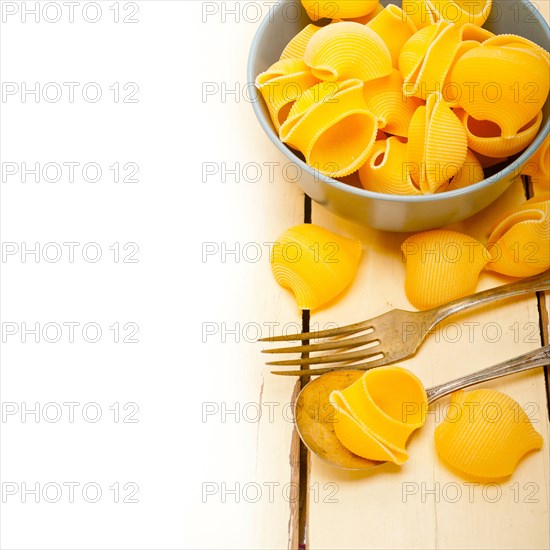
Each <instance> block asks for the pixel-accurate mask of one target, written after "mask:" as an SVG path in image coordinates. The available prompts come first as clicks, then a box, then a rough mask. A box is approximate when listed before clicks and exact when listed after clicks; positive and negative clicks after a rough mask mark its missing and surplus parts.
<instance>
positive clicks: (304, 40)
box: [281, 24, 321, 59]
mask: <svg viewBox="0 0 550 550" xmlns="http://www.w3.org/2000/svg"><path fill="white" fill-rule="evenodd" d="M319 30H321V27H317V26H315V25H312V24H309V25H307V26H306V27H304V28H303V29H302V30H301V31H300V32H299V33H298V34H297V35H296V36H295V37H294V38H293V39H292V40H291V41H290V42H289V43H288V44H287V45H286V47H285V49H284V50H283V53H282V54H281V59H292V58H300V59H302V58H303V57H304V53H305V51H306V46H307V45H308V43H309V41H310V40H311V37H312V36H313V35H314V34H315V33H316V32H317V31H319Z"/></svg>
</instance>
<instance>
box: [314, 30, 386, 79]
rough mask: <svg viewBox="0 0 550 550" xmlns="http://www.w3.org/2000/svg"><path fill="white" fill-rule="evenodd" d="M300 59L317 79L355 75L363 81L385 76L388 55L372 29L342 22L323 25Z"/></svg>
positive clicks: (384, 46)
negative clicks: (302, 59) (302, 58)
mask: <svg viewBox="0 0 550 550" xmlns="http://www.w3.org/2000/svg"><path fill="white" fill-rule="evenodd" d="M304 61H305V62H306V63H307V64H308V65H309V66H310V67H311V71H312V73H313V74H314V76H316V77H317V78H318V79H319V80H326V81H329V82H334V81H337V80H346V79H349V78H357V79H359V80H363V81H367V80H374V79H375V78H381V77H383V76H386V75H389V74H390V73H391V71H392V59H391V54H390V51H389V49H388V47H387V46H386V44H385V42H384V41H383V40H382V38H380V36H378V34H376V33H375V32H374V31H373V30H371V29H370V28H369V27H367V26H365V25H361V24H360V23H353V22H349V21H344V22H341V23H334V24H333V25H327V26H326V27H323V28H322V29H321V30H320V31H318V32H316V33H315V34H314V35H313V37H312V38H311V40H310V41H309V42H308V44H307V47H306V51H305V53H304Z"/></svg>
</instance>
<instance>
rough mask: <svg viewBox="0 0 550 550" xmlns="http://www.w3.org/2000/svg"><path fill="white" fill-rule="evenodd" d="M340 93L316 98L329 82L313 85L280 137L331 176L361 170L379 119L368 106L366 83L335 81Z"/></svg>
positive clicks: (301, 100) (308, 161) (293, 109)
mask: <svg viewBox="0 0 550 550" xmlns="http://www.w3.org/2000/svg"><path fill="white" fill-rule="evenodd" d="M333 85H336V86H337V90H338V91H337V92H336V93H332V94H325V95H324V96H323V97H322V98H321V100H320V101H318V100H317V98H319V97H320V96H321V95H322V93H323V89H324V88H325V87H326V83H320V84H318V85H316V86H313V87H312V88H311V89H310V90H308V92H307V93H306V94H304V95H303V96H302V97H301V98H300V100H298V101H297V102H296V103H295V105H294V107H293V108H292V110H291V111H290V114H289V116H288V119H287V121H286V122H285V123H284V124H283V125H282V126H281V130H280V134H279V135H280V138H281V140H282V141H283V142H285V143H287V144H288V145H290V146H291V147H293V148H295V149H298V150H299V151H301V152H302V153H303V155H304V156H305V159H306V162H307V164H309V165H310V166H312V167H314V168H316V169H317V170H319V171H320V172H321V173H323V174H327V175H330V176H332V177H343V176H347V175H349V174H351V173H353V172H355V171H356V170H358V169H359V168H360V167H361V166H362V165H363V164H364V163H365V162H366V159H367V156H368V154H369V152H370V150H371V149H372V146H373V145H374V142H375V140H376V134H377V131H378V122H377V119H376V118H375V117H374V116H373V114H372V113H371V112H370V111H369V110H367V109H366V106H365V100H364V98H363V83H362V82H361V81H360V80H347V81H344V82H342V83H334V84H333Z"/></svg>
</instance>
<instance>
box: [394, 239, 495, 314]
mask: <svg viewBox="0 0 550 550" xmlns="http://www.w3.org/2000/svg"><path fill="white" fill-rule="evenodd" d="M401 251H402V252H403V255H404V257H405V259H406V262H407V269H406V277H405V292H406V294H407V298H408V299H409V302H410V303H411V304H412V305H413V306H414V307H416V308H418V309H430V308H433V307H437V306H439V305H441V304H445V303H447V302H450V301H452V300H456V299H458V298H462V297H463V296H467V295H469V294H472V293H473V292H475V289H476V286H477V281H478V278H479V274H480V272H481V270H482V269H483V268H484V267H485V265H486V264H487V261H488V259H489V258H490V256H489V253H488V251H487V250H486V248H485V247H484V246H483V245H482V244H481V243H480V242H479V241H477V240H476V239H474V238H473V237H470V236H468V235H464V234H462V233H457V232H455V231H449V230H447V229H436V230H433V231H425V232H423V233H417V234H416V235H413V236H412V237H409V238H408V239H407V240H406V241H405V242H404V243H403V244H402V246H401Z"/></svg>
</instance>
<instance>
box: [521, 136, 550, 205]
mask: <svg viewBox="0 0 550 550" xmlns="http://www.w3.org/2000/svg"><path fill="white" fill-rule="evenodd" d="M523 174H524V175H526V176H529V177H530V178H531V184H532V185H533V193H534V195H535V196H536V197H538V196H540V195H542V194H545V193H550V134H548V135H547V136H546V138H545V140H544V141H543V142H542V145H541V146H540V147H539V148H538V149H537V151H536V153H535V154H534V155H533V156H532V157H531V159H530V160H529V162H528V163H527V164H526V166H525V168H524V169H523Z"/></svg>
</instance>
